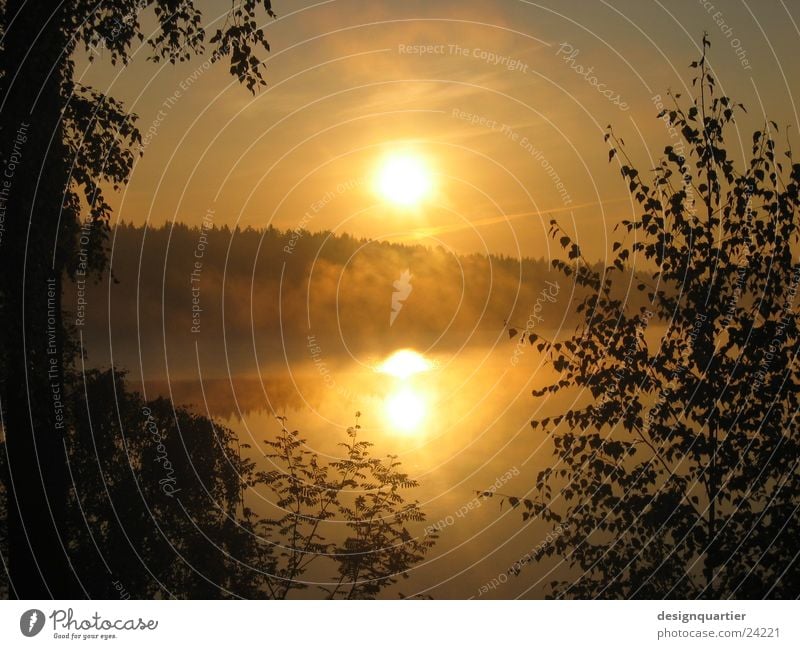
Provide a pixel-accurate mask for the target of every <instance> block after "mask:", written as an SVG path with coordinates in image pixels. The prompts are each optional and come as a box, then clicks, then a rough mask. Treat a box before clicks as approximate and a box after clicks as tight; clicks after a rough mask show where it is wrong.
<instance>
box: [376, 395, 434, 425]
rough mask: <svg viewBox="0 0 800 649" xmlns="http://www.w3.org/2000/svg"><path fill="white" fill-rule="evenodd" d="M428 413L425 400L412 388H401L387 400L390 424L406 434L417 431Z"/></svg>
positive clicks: (387, 413) (387, 415)
mask: <svg viewBox="0 0 800 649" xmlns="http://www.w3.org/2000/svg"><path fill="white" fill-rule="evenodd" d="M427 411H428V408H427V405H426V403H425V398H424V397H423V396H422V394H421V393H420V392H418V391H417V390H414V389H412V388H407V387H406V388H401V389H400V390H398V391H397V392H395V393H394V394H392V395H390V396H389V398H388V399H387V400H386V417H387V418H388V420H389V423H390V424H391V425H392V426H393V427H394V428H395V429H397V430H399V431H402V432H404V433H410V432H414V431H416V430H417V429H418V428H419V427H420V424H421V423H422V422H423V420H424V419H425V415H426V414H427Z"/></svg>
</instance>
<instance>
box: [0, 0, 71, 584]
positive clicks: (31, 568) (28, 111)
mask: <svg viewBox="0 0 800 649" xmlns="http://www.w3.org/2000/svg"><path fill="white" fill-rule="evenodd" d="M62 6H63V5H62ZM55 7H56V5H55V4H47V3H44V4H43V3H32V2H26V1H24V0H8V2H7V6H6V15H5V20H4V22H5V30H6V33H5V42H4V46H3V51H2V54H0V56H1V57H2V61H0V70H4V71H5V77H4V78H3V80H2V98H1V99H2V101H3V104H2V131H0V138H1V140H0V142H1V145H2V150H1V151H2V158H3V160H2V174H3V177H2V178H0V190H2V192H3V194H2V196H3V198H4V199H5V201H4V203H3V206H4V207H5V221H4V228H5V231H4V232H2V240H0V258H2V262H0V263H2V323H3V326H2V329H3V331H4V340H3V341H2V342H3V345H4V348H5V350H6V357H5V367H4V368H3V374H4V376H3V379H4V380H3V391H2V398H3V403H2V407H3V410H4V416H5V425H6V437H7V449H8V472H9V477H10V479H9V483H10V484H9V485H8V487H9V498H8V517H9V559H10V577H11V594H12V595H14V596H16V597H18V598H24V599H32V598H50V597H53V598H74V597H80V596H81V595H82V590H81V589H80V587H79V585H78V584H77V582H76V580H75V578H74V576H73V572H72V570H71V567H70V562H69V553H68V548H67V545H68V544H67V534H66V527H67V526H66V505H67V495H68V489H69V481H68V472H67V464H66V462H67V457H66V452H65V445H64V436H65V432H66V428H67V425H68V424H67V422H68V416H67V411H66V405H65V404H66V398H65V394H64V348H63V327H62V317H61V282H62V275H63V266H64V263H63V258H62V254H61V252H60V251H61V249H62V246H61V245H60V238H61V235H60V232H62V231H63V229H64V226H65V225H66V223H67V222H68V220H69V219H70V218H71V217H70V216H68V215H66V214H64V215H62V214H61V206H62V204H63V200H64V193H65V188H66V183H67V168H66V164H65V158H66V156H65V155H64V144H63V138H62V130H61V124H60V114H61V101H62V100H61V84H62V75H63V74H65V70H66V69H67V66H66V65H65V63H66V61H65V60H64V57H65V56H66V55H67V52H68V42H67V38H66V36H65V33H64V30H63V23H62V20H61V13H60V12H61V11H63V10H62V9H55ZM53 11H56V12H57V13H56V14H52V13H51V12H53Z"/></svg>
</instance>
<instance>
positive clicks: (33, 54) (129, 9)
mask: <svg viewBox="0 0 800 649" xmlns="http://www.w3.org/2000/svg"><path fill="white" fill-rule="evenodd" d="M259 7H260V8H262V9H263V10H264V11H265V12H266V14H267V15H269V16H274V14H273V12H272V6H271V2H270V0H261V1H259V2H257V1H255V0H246V1H245V0H234V2H233V3H232V5H231V8H230V11H229V13H228V15H227V19H226V21H225V24H224V25H223V27H222V28H221V29H219V30H217V31H216V32H215V33H214V34H213V35H211V36H210V37H208V38H207V34H206V32H205V30H204V28H203V27H202V15H201V12H200V10H199V9H198V8H197V7H196V3H195V2H194V1H193V0H116V1H115V2H103V3H97V2H94V1H90V0H74V1H72V2H69V3H56V4H54V5H52V6H51V5H47V6H42V5H41V4H40V3H32V2H26V1H25V0H2V1H0V33H2V47H1V48H0V102H2V104H1V105H2V111H0V115H1V117H0V159H1V160H2V165H3V167H4V178H3V185H2V187H0V191H2V210H3V225H4V229H3V231H2V238H1V239H0V260H2V267H1V268H0V316H1V317H2V320H3V323H4V326H3V328H2V332H3V338H2V340H0V348H1V349H2V350H3V352H2V357H0V395H1V396H0V399H2V401H0V408H2V411H3V415H4V427H5V430H6V438H7V439H6V447H7V448H6V450H7V454H8V458H9V461H8V471H9V481H8V489H9V502H11V503H13V505H12V506H11V507H10V508H9V559H10V571H11V580H12V583H13V587H14V593H15V594H16V596H18V597H22V598H32V599H38V598H46V597H60V598H69V597H72V596H79V595H80V594H81V588H80V587H79V584H78V583H77V582H76V580H75V577H74V572H75V571H74V570H73V566H72V565H71V561H70V559H69V551H68V547H67V543H66V540H65V538H64V534H63V527H64V522H65V520H66V518H65V517H66V507H67V494H68V485H69V477H68V472H67V458H66V451H65V449H66V445H65V432H66V429H65V420H64V417H65V415H66V414H68V413H65V411H64V406H63V404H64V403H65V401H64V399H63V398H61V397H62V395H63V394H64V392H65V390H66V386H65V380H66V373H67V372H68V371H69V366H70V364H71V362H72V360H73V359H74V357H75V353H76V351H77V350H76V346H75V344H74V343H73V342H72V341H70V340H69V338H68V336H67V332H66V331H65V327H64V324H63V319H62V305H61V286H62V281H63V280H64V279H65V278H66V277H74V276H75V274H76V273H80V274H83V275H84V276H92V275H94V276H95V277H96V276H98V275H99V273H100V272H102V271H103V270H104V269H105V266H106V254H105V253H106V251H105V246H104V242H105V240H106V238H107V234H108V217H109V215H110V208H109V206H108V204H107V203H106V201H105V200H104V197H103V193H102V190H101V186H102V185H103V184H105V183H108V184H110V185H112V186H114V187H117V186H119V185H120V184H122V183H124V182H125V181H126V180H127V178H128V174H129V172H130V170H131V166H132V164H133V161H134V159H135V155H136V153H135V149H136V147H137V146H138V145H139V143H140V142H141V137H140V134H139V132H138V131H137V130H136V128H135V116H133V115H128V114H127V113H126V112H125V110H124V108H123V106H122V105H121V104H120V103H119V102H117V101H115V100H114V99H113V98H111V97H107V96H106V95H104V94H103V93H101V92H97V91H95V90H93V89H92V88H88V87H86V86H83V85H82V84H80V83H78V82H76V81H75V80H74V78H73V76H74V74H73V73H74V60H75V59H74V55H75V54H76V53H78V52H80V51H82V50H83V51H85V52H88V53H89V57H90V58H92V57H93V56H94V54H93V52H94V51H95V50H96V49H97V48H103V49H104V51H106V52H108V53H109V57H110V62H111V63H112V64H114V65H117V64H120V65H123V64H125V63H127V62H128V59H129V56H130V54H131V52H132V51H133V48H134V47H138V45H139V43H140V42H141V41H144V42H145V47H146V48H147V49H148V50H149V52H150V58H151V59H152V60H154V61H162V60H164V61H169V62H172V63H175V62H178V61H185V60H188V59H190V58H192V57H195V56H199V55H201V54H202V52H203V51H204V47H205V44H206V42H208V43H210V44H211V45H212V48H213V49H212V52H211V60H212V61H220V60H222V59H228V60H229V63H230V71H231V73H232V74H233V75H234V76H235V77H236V78H237V79H238V80H239V81H240V82H242V83H243V84H244V85H245V86H246V87H247V88H248V89H249V90H251V91H254V90H255V89H256V88H257V87H258V86H259V85H262V84H263V83H264V79H263V76H262V73H261V66H262V63H261V61H260V59H259V56H258V55H257V54H258V53H259V51H263V50H264V49H268V48H269V44H268V43H267V41H266V39H265V37H264V33H263V31H262V30H261V29H260V28H259V27H258V23H257V20H258V18H259V12H260V9H259ZM145 12H146V13H148V14H151V15H152V16H153V17H154V18H155V23H156V28H155V30H154V31H153V32H152V33H151V34H149V35H147V34H145V33H144V32H143V29H142V22H141V20H142V17H143V15H144V13H145ZM9 174H10V175H9ZM82 207H85V209H82ZM82 214H86V218H85V219H84V221H83V223H82V222H81V221H82ZM82 226H83V228H84V229H83V232H82ZM87 231H88V234H87ZM81 234H85V235H86V236H87V238H88V243H85V244H81V242H80V237H81Z"/></svg>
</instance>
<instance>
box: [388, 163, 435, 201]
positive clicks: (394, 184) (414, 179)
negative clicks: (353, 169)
mask: <svg viewBox="0 0 800 649" xmlns="http://www.w3.org/2000/svg"><path fill="white" fill-rule="evenodd" d="M376 188H377V191H378V193H379V194H380V195H381V196H382V197H383V198H384V199H385V200H387V201H389V202H391V203H394V204H395V205H400V206H402V207H410V206H412V205H416V204H418V203H419V202H421V201H422V200H423V199H424V198H425V197H426V196H428V195H429V194H430V193H431V190H432V189H433V180H432V177H431V172H430V169H429V168H428V165H427V164H426V163H425V161H424V160H423V159H422V158H421V157H420V156H418V155H416V154H413V153H392V154H390V155H389V156H387V157H386V159H385V160H384V161H383V162H382V163H381V166H380V168H379V169H378V173H377V182H376Z"/></svg>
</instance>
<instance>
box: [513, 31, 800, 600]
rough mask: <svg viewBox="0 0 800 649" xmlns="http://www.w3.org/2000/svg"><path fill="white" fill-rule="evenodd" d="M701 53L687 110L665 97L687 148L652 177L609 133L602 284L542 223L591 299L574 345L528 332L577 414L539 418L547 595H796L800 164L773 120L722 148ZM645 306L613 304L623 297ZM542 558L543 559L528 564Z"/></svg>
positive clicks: (565, 238) (721, 101)
mask: <svg viewBox="0 0 800 649" xmlns="http://www.w3.org/2000/svg"><path fill="white" fill-rule="evenodd" d="M709 47H710V44H709V43H708V41H707V40H706V39H705V38H704V40H703V56H702V58H701V59H700V60H699V61H696V62H694V63H692V68H694V69H696V70H697V77H696V78H695V80H694V85H693V87H694V88H695V93H696V94H695V96H694V97H691V98H689V99H688V101H687V100H686V99H684V98H682V97H681V96H680V95H674V96H673V95H670V98H671V100H672V102H673V103H672V106H671V107H669V108H667V109H666V110H665V112H664V113H662V114H661V115H659V117H666V119H668V121H669V126H671V127H674V128H675V129H677V130H678V132H679V133H680V134H681V137H682V142H683V144H682V145H681V147H680V148H679V147H677V146H668V147H667V148H666V149H665V150H664V157H663V159H662V160H661V161H660V162H659V164H658V166H657V168H656V169H655V170H654V172H653V177H652V179H649V180H646V179H645V178H644V177H643V176H642V175H641V174H640V173H639V171H638V170H637V169H636V168H635V167H634V165H633V163H632V162H631V161H630V160H629V158H628V157H627V156H626V154H625V151H624V142H623V141H622V140H621V139H619V138H617V137H616V136H615V135H614V133H613V132H612V131H611V130H609V132H608V135H607V137H606V139H607V141H608V142H609V143H610V144H611V149H610V153H609V160H614V159H616V160H619V161H620V171H621V173H622V176H623V178H624V179H625V182H626V184H628V185H629V188H630V191H631V193H632V195H633V197H634V198H635V200H636V203H637V204H638V215H637V217H636V218H634V219H632V220H629V221H625V222H623V223H622V231H623V233H624V236H623V237H622V238H621V239H620V240H619V241H617V242H616V243H614V245H613V251H614V258H613V260H612V261H611V262H610V263H609V264H608V266H607V267H606V268H605V269H603V270H602V272H595V271H594V270H592V269H591V267H590V266H589V265H588V264H587V263H586V261H585V260H584V259H583V256H582V254H581V251H580V248H579V247H578V245H577V244H575V243H573V240H572V238H571V237H570V236H569V235H568V234H567V233H565V232H564V231H563V230H562V229H561V228H560V227H559V225H558V224H557V223H556V222H553V223H552V231H551V232H552V235H553V236H554V237H555V238H557V239H558V240H559V241H560V244H561V246H562V247H563V248H564V250H565V251H566V252H567V258H568V259H567V260H564V261H557V262H555V264H554V265H555V266H556V268H558V269H560V270H561V271H562V272H563V273H564V274H565V275H566V276H568V277H571V278H573V279H574V282H575V283H576V284H577V285H579V286H582V287H585V288H587V289H589V290H590V291H591V293H590V294H589V295H588V297H586V298H585V299H582V300H581V301H580V303H579V304H578V305H577V310H578V311H579V312H580V313H582V314H583V316H584V322H583V325H582V328H581V329H580V330H579V332H578V333H577V334H576V335H575V336H573V337H571V338H568V339H565V340H561V341H549V340H546V339H543V338H541V337H538V336H533V337H532V340H531V342H532V344H535V345H538V346H539V349H540V350H541V351H542V352H545V353H547V354H548V356H549V359H550V361H551V362H552V363H553V366H554V367H555V369H556V370H558V371H559V372H560V373H561V376H560V379H559V380H558V381H557V382H556V383H555V384H554V385H551V386H549V387H547V388H545V389H543V390H541V391H536V392H535V393H534V394H535V395H536V396H540V397H541V396H545V395H548V394H551V393H555V392H558V391H560V390H563V389H566V388H572V387H578V388H581V389H583V390H586V391H588V392H589V393H591V395H592V397H593V400H592V402H591V403H589V404H588V405H586V406H585V407H575V408H574V409H572V410H570V411H569V412H566V413H564V414H563V415H560V416H557V417H553V418H547V419H544V420H537V421H533V422H532V425H533V427H534V429H541V430H544V431H547V432H548V433H549V434H550V436H551V439H552V443H553V445H554V461H553V464H552V467H550V468H548V469H546V470H544V471H542V472H541V473H540V474H539V475H538V476H537V477H536V481H535V490H534V491H535V497H534V498H531V499H528V500H525V501H524V506H525V509H526V510H527V511H526V518H527V517H530V516H537V517H541V518H542V519H544V520H547V521H563V522H566V523H568V524H567V525H565V528H566V532H565V533H563V534H561V535H560V536H558V538H556V540H555V541H554V542H553V543H552V544H550V545H549V546H547V547H546V548H545V550H544V552H543V554H542V557H545V556H548V557H553V556H558V557H561V558H563V559H564V560H565V561H566V562H567V563H568V565H569V566H570V567H571V572H572V575H573V578H572V579H569V580H563V581H559V582H553V583H552V584H551V589H552V595H553V596H556V597H583V598H589V597H614V598H616V597H620V598H622V597H624V598H630V597H640V598H662V597H671V598H696V597H703V598H720V597H742V598H761V597H792V598H794V597H797V596H798V594H800V564H798V561H797V556H798V555H797V544H796V539H797V538H798V535H799V534H800V518H799V517H798V505H800V471H798V462H799V461H800V434H799V433H798V427H797V425H796V421H795V416H796V413H797V410H798V405H800V404H799V400H800V374H799V372H800V370H799V369H798V365H797V361H796V354H797V351H798V348H799V347H798V342H800V341H799V340H798V312H797V290H798V283H800V265H799V264H798V263H797V262H796V261H795V254H796V252H797V245H798V225H799V224H798V189H799V188H800V164H797V163H795V162H794V160H793V157H792V152H791V150H788V151H785V152H781V151H779V149H778V146H779V145H778V144H777V142H776V139H775V135H776V131H777V125H775V124H773V123H768V124H766V125H765V127H764V129H763V130H760V131H757V132H756V133H754V134H753V138H752V150H751V155H752V157H751V158H750V159H749V160H746V161H745V162H743V163H742V162H737V161H736V160H734V159H733V156H732V155H731V154H730V153H729V152H728V151H727V150H726V139H725V138H726V135H727V134H728V131H729V129H730V127H731V125H732V124H733V120H734V115H735V112H736V111H737V110H738V111H741V110H744V107H743V106H741V105H737V104H735V103H734V102H733V101H732V100H731V99H729V98H728V97H725V96H722V95H720V93H719V91H718V89H717V86H716V83H715V80H714V78H713V76H712V75H711V73H710V71H709V67H708V64H707V58H706V57H707V53H708V48H709ZM627 265H633V267H634V269H635V272H636V274H635V277H636V278H637V279H635V280H634V281H633V283H632V285H631V291H632V293H634V294H636V293H638V294H644V295H646V297H647V301H648V303H649V306H648V307H647V308H635V307H631V305H630V302H629V301H626V300H625V299H620V298H618V297H615V296H614V294H612V289H613V288H614V287H615V286H618V285H619V284H620V282H622V281H624V282H626V283H627V282H628V280H629V276H628V275H627V274H626V272H625V268H626V266H627ZM539 558H541V557H539Z"/></svg>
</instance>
